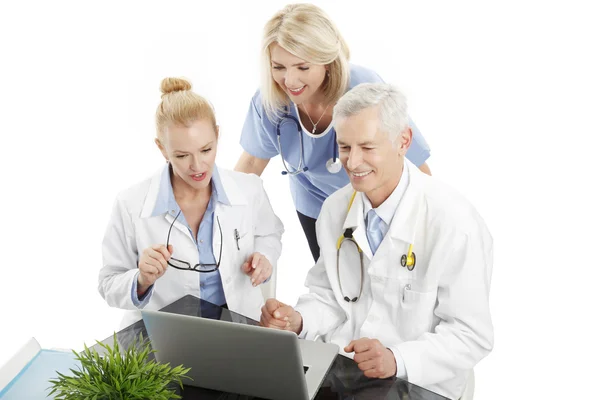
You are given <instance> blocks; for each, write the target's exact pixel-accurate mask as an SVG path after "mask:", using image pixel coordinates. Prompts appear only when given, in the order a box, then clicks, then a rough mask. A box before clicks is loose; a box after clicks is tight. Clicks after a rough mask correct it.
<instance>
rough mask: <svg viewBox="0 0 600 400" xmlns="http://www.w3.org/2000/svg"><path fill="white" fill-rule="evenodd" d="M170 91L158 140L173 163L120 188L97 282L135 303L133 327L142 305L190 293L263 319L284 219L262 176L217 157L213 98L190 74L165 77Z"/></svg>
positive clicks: (110, 295) (112, 301) (114, 302)
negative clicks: (195, 87)
mask: <svg viewBox="0 0 600 400" xmlns="http://www.w3.org/2000/svg"><path fill="white" fill-rule="evenodd" d="M161 90H162V92H163V95H162V101H161V103H160V105H159V106H158V108H157V111H156V125H157V137H156V139H155V142H156V145H157V146H158V148H159V150H160V151H161V153H162V155H163V156H164V157H165V159H166V160H167V164H166V165H165V166H164V167H163V168H161V169H160V170H159V171H158V172H157V173H156V174H155V175H154V176H152V177H151V178H149V179H147V180H145V181H143V182H141V183H139V184H137V185H135V186H133V187H131V188H129V189H127V190H125V191H124V192H122V193H120V194H119V195H118V197H117V199H116V201H115V204H114V208H113V212H112V216H111V219H110V221H109V224H108V228H107V230H106V234H105V236H104V241H103V243H102V256H103V267H102V269H101V270H100V274H99V282H98V290H99V291H100V294H101V295H102V297H103V298H104V299H105V300H106V302H107V303H108V304H109V305H110V306H112V307H118V308H123V309H127V310H134V311H132V312H130V313H128V315H126V317H125V319H124V321H123V325H124V326H126V325H128V324H130V323H132V322H134V321H135V320H137V319H139V318H140V317H141V316H140V313H139V311H137V310H139V309H141V308H145V309H152V310H156V309H160V308H162V307H164V306H166V305H168V304H170V303H172V302H173V301H175V300H177V299H179V298H181V297H182V296H184V295H187V294H191V295H194V296H197V297H200V298H202V299H205V300H208V301H210V302H212V303H215V304H217V305H223V306H227V307H228V308H229V309H231V310H232V311H235V312H238V313H240V314H243V315H246V316H248V317H251V318H255V319H258V317H259V315H260V308H261V306H262V304H263V303H264V301H263V296H262V292H261V289H260V285H261V284H262V283H263V282H265V281H267V280H269V278H270V277H271V274H272V273H273V268H275V266H276V263H277V260H278V258H279V256H280V253H281V235H282V233H283V225H282V224H281V221H280V220H279V218H277V216H276V215H275V214H274V212H273V209H272V208H271V205H270V203H269V200H268V198H267V195H266V193H265V191H264V189H263V186H262V181H261V179H260V178H259V177H257V176H256V175H248V174H244V173H239V172H234V171H229V170H225V169H221V168H218V167H217V166H216V165H215V157H216V152H217V143H218V135H219V129H218V126H217V124H216V120H215V115H214V111H213V109H212V107H211V105H210V104H209V103H208V101H206V100H205V99H204V98H202V97H201V96H199V95H197V94H196V93H194V92H192V91H191V84H190V83H189V82H187V81H186V80H183V79H178V78H166V79H164V80H163V81H162V84H161ZM167 242H168V246H167Z"/></svg>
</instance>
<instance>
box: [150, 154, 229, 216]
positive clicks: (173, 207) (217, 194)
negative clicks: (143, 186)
mask: <svg viewBox="0 0 600 400" xmlns="http://www.w3.org/2000/svg"><path fill="white" fill-rule="evenodd" d="M170 166H171V164H170V163H167V165H165V167H164V168H163V170H162V173H161V177H160V186H159V189H158V195H157V196H156V203H155V204H154V209H153V211H152V214H151V215H150V216H152V217H154V216H157V215H161V214H165V213H168V212H171V213H172V214H177V213H178V212H179V210H180V208H179V205H178V204H177V201H176V200H175V195H174V194H173V185H172V184H171V168H170ZM211 179H212V193H211V199H210V201H211V202H212V201H213V199H214V200H216V201H218V202H219V203H223V204H225V205H230V203H229V199H228V198H227V194H225V189H224V188H223V184H222V182H221V177H220V176H219V169H218V168H217V166H216V165H215V166H214V167H213V172H212V177H211Z"/></svg>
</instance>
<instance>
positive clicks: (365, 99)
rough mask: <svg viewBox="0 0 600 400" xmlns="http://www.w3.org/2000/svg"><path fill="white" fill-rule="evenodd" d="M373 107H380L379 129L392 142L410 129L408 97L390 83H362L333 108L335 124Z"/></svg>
mask: <svg viewBox="0 0 600 400" xmlns="http://www.w3.org/2000/svg"><path fill="white" fill-rule="evenodd" d="M371 107H378V110H379V129H381V130H382V131H383V132H384V133H387V134H388V135H389V138H390V140H391V141H392V142H393V141H395V140H396V138H397V137H398V135H399V134H400V133H401V132H402V131H404V130H405V129H406V128H407V127H408V113H407V112H406V109H407V106H406V97H405V96H404V95H403V94H402V92H401V91H400V90H399V89H398V88H396V87H395V86H393V85H390V84H388V83H361V84H360V85H357V86H355V87H354V88H353V89H352V90H350V91H348V92H347V93H346V94H345V95H343V96H342V98H341V99H339V100H338V102H337V104H336V105H335V107H334V108H333V120H334V123H335V121H339V120H340V119H343V118H348V117H351V116H354V115H356V114H358V113H360V112H361V111H363V110H364V109H367V108H371Z"/></svg>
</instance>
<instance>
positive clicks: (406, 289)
mask: <svg viewBox="0 0 600 400" xmlns="http://www.w3.org/2000/svg"><path fill="white" fill-rule="evenodd" d="M401 285H402V294H401V301H400V310H399V319H400V323H401V325H400V327H401V331H402V332H403V339H404V340H416V339H417V338H418V337H419V336H421V335H422V334H423V333H425V332H431V328H432V325H433V319H434V314H433V310H434V309H435V304H436V301H437V291H435V290H434V291H424V290H423V289H422V288H420V287H419V286H418V285H416V284H415V282H414V281H413V282H402V283H401Z"/></svg>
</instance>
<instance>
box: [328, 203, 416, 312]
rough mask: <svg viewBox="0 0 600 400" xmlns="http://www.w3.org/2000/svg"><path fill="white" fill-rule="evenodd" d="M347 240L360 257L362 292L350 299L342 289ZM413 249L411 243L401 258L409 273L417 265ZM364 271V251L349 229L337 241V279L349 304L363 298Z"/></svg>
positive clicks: (349, 205)
mask: <svg viewBox="0 0 600 400" xmlns="http://www.w3.org/2000/svg"><path fill="white" fill-rule="evenodd" d="M355 197H356V191H355V192H354V193H352V197H351V198H350V203H349V204H348V209H347V210H346V216H347V215H348V213H349V212H350V208H351V207H352V203H353V202H354V198H355ZM346 240H348V241H350V242H352V243H353V244H354V245H355V246H356V249H357V251H358V255H359V256H360V291H359V292H358V296H356V297H353V298H350V297H348V296H346V295H344V290H343V289H342V280H341V279H340V249H341V248H342V244H343V243H344V242H345V241H346ZM412 249H413V245H412V243H411V244H410V245H409V246H408V253H407V254H403V255H402V257H401V258H400V265H402V266H403V267H405V268H407V269H408V270H409V271H412V270H413V269H415V265H416V264H417V257H416V256H415V253H413V251H412ZM364 269H365V268H364V263H363V251H362V249H361V248H360V246H359V245H358V243H356V240H355V239H354V235H353V232H352V228H347V229H346V230H345V231H344V233H342V234H341V235H340V237H339V238H338V240H337V277H338V283H339V284H340V293H341V294H342V297H343V298H344V300H345V301H347V302H348V303H356V301H357V300H358V299H360V296H361V294H362V290H363V281H364Z"/></svg>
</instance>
